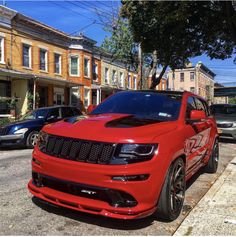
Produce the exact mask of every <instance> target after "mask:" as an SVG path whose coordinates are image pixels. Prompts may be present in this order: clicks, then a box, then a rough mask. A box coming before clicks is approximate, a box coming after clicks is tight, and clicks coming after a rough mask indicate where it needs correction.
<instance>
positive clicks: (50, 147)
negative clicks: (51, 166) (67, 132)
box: [46, 137, 56, 154]
mask: <svg viewBox="0 0 236 237" xmlns="http://www.w3.org/2000/svg"><path fill="white" fill-rule="evenodd" d="M55 142H56V138H55V137H49V139H48V143H47V149H46V152H47V153H49V154H52V152H53V149H54V146H55Z"/></svg>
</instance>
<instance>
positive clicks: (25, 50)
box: [22, 44, 31, 68]
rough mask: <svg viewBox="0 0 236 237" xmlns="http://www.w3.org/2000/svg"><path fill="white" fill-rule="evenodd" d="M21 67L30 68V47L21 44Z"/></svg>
mask: <svg viewBox="0 0 236 237" xmlns="http://www.w3.org/2000/svg"><path fill="white" fill-rule="evenodd" d="M22 55H23V67H27V68H31V46H30V45H28V44H23V54H22Z"/></svg>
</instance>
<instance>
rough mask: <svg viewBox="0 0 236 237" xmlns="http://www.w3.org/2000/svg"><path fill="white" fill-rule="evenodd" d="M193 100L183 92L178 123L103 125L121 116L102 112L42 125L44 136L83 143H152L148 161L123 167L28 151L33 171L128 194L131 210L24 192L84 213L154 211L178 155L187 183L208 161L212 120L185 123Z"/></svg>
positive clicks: (38, 190)
mask: <svg viewBox="0 0 236 237" xmlns="http://www.w3.org/2000/svg"><path fill="white" fill-rule="evenodd" d="M189 96H194V97H196V95H193V94H191V93H188V92H185V93H184V94H183V98H182V105H181V109H180V114H179V118H178V120H177V121H169V122H161V123H154V124H149V125H145V126H139V127H131V128H114V127H106V126H105V125H106V124H107V123H108V122H109V121H113V120H115V119H120V118H123V117H125V116H128V115H125V114H101V115H92V116H88V118H81V121H79V122H75V123H69V122H64V121H61V122H58V123H55V124H50V125H47V126H45V127H44V129H43V131H45V132H46V133H48V134H53V135H58V136H63V137H73V138H78V139H84V140H90V141H91V140H92V141H100V142H112V143H116V144H117V143H138V144H139V143H145V144H146V143H152V144H158V148H157V150H156V152H155V154H154V156H153V158H152V159H151V160H148V161H144V162H140V163H133V164H125V165H102V164H91V163H85V162H78V161H71V160H65V159H59V158H56V157H53V156H50V155H47V154H45V153H43V152H41V151H40V150H39V148H38V147H37V146H36V147H35V149H34V151H33V161H32V170H33V172H36V173H40V174H43V175H47V176H50V177H54V178H57V179H60V180H66V181H69V182H74V183H80V184H85V185H90V186H96V187H101V188H108V189H112V190H119V191H123V192H126V193H128V194H130V195H131V196H133V197H135V199H136V200H137V203H138V204H137V205H136V206H134V207H113V206H111V205H109V204H108V203H107V202H104V201H101V200H94V199H92V198H91V199H90V198H85V197H80V196H76V195H73V194H69V193H64V192H61V191H57V190H54V189H52V188H48V187H37V186H35V185H34V184H33V182H32V180H30V182H29V184H28V188H29V191H30V192H31V193H32V194H33V195H34V196H36V197H39V198H41V199H44V200H45V201H47V202H51V203H54V204H57V205H60V206H64V207H68V208H70V209H74V210H79V211H83V212H88V213H93V214H98V215H103V216H108V217H113V218H122V219H132V218H141V217H145V216H148V215H150V214H152V213H153V212H154V211H155V210H156V206H157V202H158V197H159V195H160V192H161V190H162V186H163V183H164V180H165V177H166V174H167V171H168V168H169V167H170V164H171V163H172V161H173V160H175V159H176V158H177V157H183V159H184V160H185V162H186V179H189V178H190V177H191V176H192V175H193V174H194V173H195V172H196V171H197V170H198V169H199V168H200V167H202V166H204V165H205V164H206V163H207V162H208V159H209V157H210V154H211V149H212V147H213V144H214V141H215V139H216V137H217V136H218V134H217V129H216V124H215V121H214V119H213V118H212V117H208V118H207V119H206V120H204V121H199V122H198V123H197V124H196V126H195V127H193V126H192V125H191V124H188V123H186V119H185V111H186V106H187V98H188V97H189ZM138 174H140V175H141V174H147V175H149V177H148V178H147V179H146V180H142V181H116V180H112V177H114V176H130V175H138Z"/></svg>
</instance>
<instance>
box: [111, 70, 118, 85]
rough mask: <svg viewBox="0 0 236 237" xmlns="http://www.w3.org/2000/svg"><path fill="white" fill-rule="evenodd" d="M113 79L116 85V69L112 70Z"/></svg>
mask: <svg viewBox="0 0 236 237" xmlns="http://www.w3.org/2000/svg"><path fill="white" fill-rule="evenodd" d="M111 80H112V84H113V85H114V84H115V83H116V80H117V72H116V70H112V77H111Z"/></svg>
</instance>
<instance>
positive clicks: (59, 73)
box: [54, 53, 62, 75]
mask: <svg viewBox="0 0 236 237" xmlns="http://www.w3.org/2000/svg"><path fill="white" fill-rule="evenodd" d="M56 56H59V72H56ZM61 69H62V64H61V54H59V53H54V74H57V75H61V73H62V70H61Z"/></svg>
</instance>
